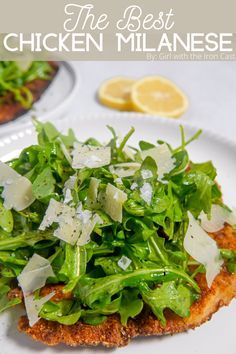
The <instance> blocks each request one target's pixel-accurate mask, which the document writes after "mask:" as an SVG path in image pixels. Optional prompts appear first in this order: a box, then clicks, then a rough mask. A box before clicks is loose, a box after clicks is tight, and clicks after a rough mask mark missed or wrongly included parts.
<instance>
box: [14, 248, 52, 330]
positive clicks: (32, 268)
mask: <svg viewBox="0 0 236 354" xmlns="http://www.w3.org/2000/svg"><path fill="white" fill-rule="evenodd" d="M54 276H55V275H54V273H53V270H52V267H51V264H50V263H49V261H48V260H47V259H46V258H43V257H41V256H39V255H38V254H36V253H35V254H34V255H33V256H32V257H31V258H30V260H29V262H28V263H27V264H26V266H25V268H24V269H23V271H22V272H21V273H20V275H19V276H18V277H17V279H18V282H19V285H20V287H21V289H22V291H23V295H24V303H25V309H26V313H27V316H28V319H29V325H30V326H33V325H34V324H35V323H36V322H37V321H38V320H39V317H38V314H39V312H40V311H41V309H42V307H43V305H44V304H45V303H46V302H47V301H48V300H50V299H51V298H52V297H53V295H54V294H55V293H54V292H53V293H50V294H48V295H47V296H44V297H42V298H41V299H37V300H35V299H34V295H33V292H34V291H35V290H37V289H41V288H42V287H43V286H44V285H45V284H46V280H47V278H49V277H54Z"/></svg>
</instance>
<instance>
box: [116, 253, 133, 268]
mask: <svg viewBox="0 0 236 354" xmlns="http://www.w3.org/2000/svg"><path fill="white" fill-rule="evenodd" d="M131 263H132V261H131V259H129V258H128V257H126V256H122V257H121V258H120V259H119V261H118V262H117V264H118V266H119V267H120V268H121V269H123V270H126V269H127V268H128V267H129V266H130V264H131Z"/></svg>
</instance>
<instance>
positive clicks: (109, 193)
mask: <svg viewBox="0 0 236 354" xmlns="http://www.w3.org/2000/svg"><path fill="white" fill-rule="evenodd" d="M126 200H127V194H126V193H124V192H123V191H121V190H120V189H118V188H116V187H115V186H113V185H112V184H110V183H108V185H107V187H106V192H105V201H104V210H105V212H106V213H107V214H108V215H109V216H110V217H111V218H112V219H113V220H114V221H118V222H122V208H123V204H124V202H125V201H126Z"/></svg>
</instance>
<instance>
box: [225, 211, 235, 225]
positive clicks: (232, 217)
mask: <svg viewBox="0 0 236 354" xmlns="http://www.w3.org/2000/svg"><path fill="white" fill-rule="evenodd" d="M226 222H227V223H228V224H229V225H232V226H236V209H235V208H233V209H232V212H231V213H230V214H229V216H228V218H227V220H226Z"/></svg>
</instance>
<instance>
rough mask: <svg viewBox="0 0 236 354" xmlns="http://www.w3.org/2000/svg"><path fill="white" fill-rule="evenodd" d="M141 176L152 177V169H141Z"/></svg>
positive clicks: (144, 177)
mask: <svg viewBox="0 0 236 354" xmlns="http://www.w3.org/2000/svg"><path fill="white" fill-rule="evenodd" d="M141 176H142V178H143V179H148V178H152V177H153V174H152V171H150V170H141Z"/></svg>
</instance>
